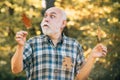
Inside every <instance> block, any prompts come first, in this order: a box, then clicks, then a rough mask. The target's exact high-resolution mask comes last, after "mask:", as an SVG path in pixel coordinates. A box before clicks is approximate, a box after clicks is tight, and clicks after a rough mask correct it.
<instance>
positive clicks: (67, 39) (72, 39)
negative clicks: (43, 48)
mask: <svg viewBox="0 0 120 80" xmlns="http://www.w3.org/2000/svg"><path fill="white" fill-rule="evenodd" d="M64 39H65V41H66V42H71V43H75V44H79V42H78V40H77V39H75V38H72V37H68V36H64Z"/></svg>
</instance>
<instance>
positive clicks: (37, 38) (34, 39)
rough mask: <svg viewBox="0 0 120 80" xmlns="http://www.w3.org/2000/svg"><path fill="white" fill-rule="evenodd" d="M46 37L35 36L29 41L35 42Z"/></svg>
mask: <svg viewBox="0 0 120 80" xmlns="http://www.w3.org/2000/svg"><path fill="white" fill-rule="evenodd" d="M44 37H45V35H39V36H34V37H31V38H30V39H28V40H27V42H35V41H36V40H42V39H43V38H44Z"/></svg>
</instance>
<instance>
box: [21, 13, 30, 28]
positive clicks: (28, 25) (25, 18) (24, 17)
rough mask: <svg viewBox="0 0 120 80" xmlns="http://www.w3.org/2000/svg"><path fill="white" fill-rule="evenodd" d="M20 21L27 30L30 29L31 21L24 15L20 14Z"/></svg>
mask: <svg viewBox="0 0 120 80" xmlns="http://www.w3.org/2000/svg"><path fill="white" fill-rule="evenodd" d="M22 21H23V23H24V25H25V27H26V28H27V29H29V28H31V26H32V24H31V19H29V18H28V17H27V16H26V14H25V13H23V14H22Z"/></svg>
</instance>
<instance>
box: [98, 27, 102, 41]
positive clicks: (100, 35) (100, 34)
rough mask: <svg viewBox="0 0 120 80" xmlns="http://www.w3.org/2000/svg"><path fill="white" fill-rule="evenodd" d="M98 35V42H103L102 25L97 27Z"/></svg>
mask: <svg viewBox="0 0 120 80" xmlns="http://www.w3.org/2000/svg"><path fill="white" fill-rule="evenodd" d="M97 37H98V42H101V37H102V32H101V28H100V26H98V29H97Z"/></svg>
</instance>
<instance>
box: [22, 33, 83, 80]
mask: <svg viewBox="0 0 120 80" xmlns="http://www.w3.org/2000/svg"><path fill="white" fill-rule="evenodd" d="M65 57H69V58H70V59H71V61H72V66H71V67H72V68H71V69H69V70H68V69H66V68H63V62H64V61H63V60H64V58H65ZM83 61H84V57H83V51H82V48H81V46H80V45H79V43H78V42H77V41H76V40H74V39H72V38H69V37H66V36H65V35H63V37H62V39H61V40H60V41H59V42H58V44H57V46H54V45H53V43H52V41H51V40H50V38H49V37H48V36H45V35H41V36H36V37H33V38H31V39H29V40H28V41H27V42H26V44H25V48H24V52H23V66H24V69H25V71H26V75H27V80H74V78H75V76H76V74H77V73H78V72H79V68H80V66H81V64H82V63H83ZM66 64H68V65H69V64H70V63H67V62H66Z"/></svg>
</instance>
